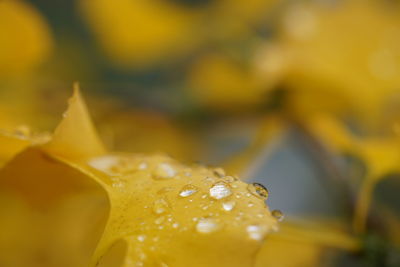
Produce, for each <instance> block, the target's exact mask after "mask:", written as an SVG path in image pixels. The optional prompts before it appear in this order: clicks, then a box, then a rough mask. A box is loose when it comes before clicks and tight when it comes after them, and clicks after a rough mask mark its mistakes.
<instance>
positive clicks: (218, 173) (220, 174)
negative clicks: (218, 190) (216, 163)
mask: <svg viewBox="0 0 400 267" xmlns="http://www.w3.org/2000/svg"><path fill="white" fill-rule="evenodd" d="M213 172H214V175H215V176H217V177H219V178H222V177H224V176H225V170H224V169H222V168H215V169H214V171H213Z"/></svg>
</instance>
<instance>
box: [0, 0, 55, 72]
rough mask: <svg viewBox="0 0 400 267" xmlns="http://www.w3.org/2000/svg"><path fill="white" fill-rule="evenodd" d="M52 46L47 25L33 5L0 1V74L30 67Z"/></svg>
mask: <svg viewBox="0 0 400 267" xmlns="http://www.w3.org/2000/svg"><path fill="white" fill-rule="evenodd" d="M51 47H52V39H51V35H50V30H49V28H48V25H47V24H46V22H45V20H44V18H43V17H42V16H41V15H40V14H39V12H38V11H37V10H36V9H35V8H34V7H33V6H31V5H30V4H29V3H26V2H25V1H20V0H3V1H1V2H0V76H8V75H14V74H20V73H24V72H27V71H30V70H32V69H33V68H35V67H37V66H38V65H39V64H40V63H42V62H43V61H44V60H45V59H46V58H47V57H48V55H49V52H50V50H51Z"/></svg>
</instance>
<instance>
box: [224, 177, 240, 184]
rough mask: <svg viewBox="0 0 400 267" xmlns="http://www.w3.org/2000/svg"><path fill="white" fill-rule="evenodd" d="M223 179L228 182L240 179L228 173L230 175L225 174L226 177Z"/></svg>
mask: <svg viewBox="0 0 400 267" xmlns="http://www.w3.org/2000/svg"><path fill="white" fill-rule="evenodd" d="M223 180H224V181H225V182H227V183H233V182H236V181H237V180H238V179H237V178H235V177H233V176H230V175H228V176H225V177H224V178H223Z"/></svg>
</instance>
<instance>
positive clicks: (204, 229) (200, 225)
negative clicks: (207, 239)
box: [196, 218, 218, 234]
mask: <svg viewBox="0 0 400 267" xmlns="http://www.w3.org/2000/svg"><path fill="white" fill-rule="evenodd" d="M196 230H197V232H199V233H202V234H208V233H212V232H215V231H217V230H218V224H217V222H216V221H215V220H214V219H212V218H202V219H200V220H199V221H198V222H197V224H196Z"/></svg>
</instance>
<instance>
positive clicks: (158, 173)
mask: <svg viewBox="0 0 400 267" xmlns="http://www.w3.org/2000/svg"><path fill="white" fill-rule="evenodd" d="M175 175H176V170H175V168H174V167H172V166H171V165H170V164H168V163H161V164H159V165H158V166H157V167H156V168H155V169H154V171H153V178H154V179H161V180H162V179H170V178H173V177H175Z"/></svg>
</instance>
